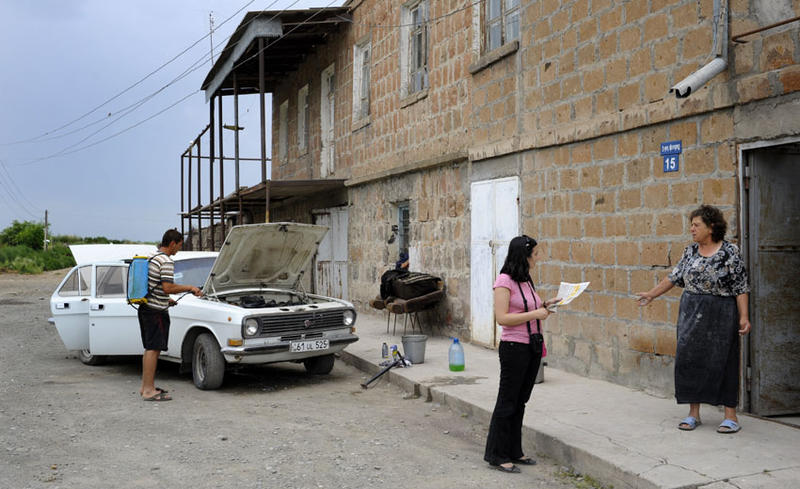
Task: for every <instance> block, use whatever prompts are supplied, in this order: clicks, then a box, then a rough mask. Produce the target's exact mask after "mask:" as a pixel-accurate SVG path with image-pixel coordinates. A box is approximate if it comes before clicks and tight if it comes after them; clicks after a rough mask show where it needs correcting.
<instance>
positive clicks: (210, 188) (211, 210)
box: [208, 95, 219, 251]
mask: <svg viewBox="0 0 800 489" xmlns="http://www.w3.org/2000/svg"><path fill="white" fill-rule="evenodd" d="M217 96H219V95H217ZM214 156H215V154H214V97H211V100H209V101H208V211H209V213H208V214H209V218H210V223H211V224H210V225H209V226H208V229H209V230H210V231H211V251H214V248H215V247H214V241H215V238H216V233H215V232H214Z"/></svg>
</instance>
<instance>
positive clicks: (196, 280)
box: [175, 256, 216, 287]
mask: <svg viewBox="0 0 800 489" xmlns="http://www.w3.org/2000/svg"><path fill="white" fill-rule="evenodd" d="M214 260H216V258H215V257H213V256H208V257H205V258H191V259H188V260H177V261H176V262H175V283H176V284H178V285H194V286H195V287H202V286H203V285H205V283H206V279H207V278H208V274H209V272H211V267H212V265H214Z"/></svg>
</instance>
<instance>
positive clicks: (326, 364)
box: [303, 353, 334, 375]
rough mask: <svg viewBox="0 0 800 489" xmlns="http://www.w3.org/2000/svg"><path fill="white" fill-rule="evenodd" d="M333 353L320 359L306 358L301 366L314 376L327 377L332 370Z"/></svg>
mask: <svg viewBox="0 0 800 489" xmlns="http://www.w3.org/2000/svg"><path fill="white" fill-rule="evenodd" d="M333 361H334V357H333V353H331V354H330V355H323V356H321V357H313V358H306V359H305V360H303V365H304V366H305V367H306V371H307V372H308V373H310V374H314V375H328V374H329V373H331V370H333Z"/></svg>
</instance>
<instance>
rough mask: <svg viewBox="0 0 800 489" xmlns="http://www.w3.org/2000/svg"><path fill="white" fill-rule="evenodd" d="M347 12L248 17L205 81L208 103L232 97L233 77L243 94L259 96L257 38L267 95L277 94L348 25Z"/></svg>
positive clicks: (250, 14)
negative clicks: (261, 44) (309, 57)
mask: <svg viewBox="0 0 800 489" xmlns="http://www.w3.org/2000/svg"><path fill="white" fill-rule="evenodd" d="M349 10H350V9H349V8H347V7H333V8H312V9H305V10H282V11H263V12H248V13H247V14H246V15H245V16H244V19H242V22H241V23H240V24H239V26H238V27H237V28H236V31H234V33H233V35H232V36H231V38H230V40H229V41H228V44H227V45H226V46H225V48H224V49H223V50H222V54H221V55H220V57H219V58H218V59H217V61H216V63H214V66H213V67H212V68H211V71H209V72H208V75H206V79H205V80H203V84H202V86H201V88H202V89H203V90H205V92H206V100H207V101H208V100H210V99H211V97H212V96H213V95H217V94H220V95H231V94H233V77H232V76H231V74H232V73H233V72H236V76H237V81H238V84H239V93H242V94H247V93H257V92H258V40H259V38H264V46H265V49H264V61H265V62H264V65H265V68H264V75H265V76H264V82H265V91H267V92H272V91H274V90H275V87H276V86H277V85H278V84H279V83H280V82H282V81H283V80H284V79H285V77H286V75H287V74H289V73H291V72H293V71H296V70H297V68H298V67H299V66H300V63H301V62H302V61H303V60H304V59H305V57H306V56H307V55H308V54H310V53H312V52H314V51H315V50H316V48H317V46H319V45H320V44H324V43H325V42H326V40H327V37H328V35H329V34H331V33H333V32H335V31H336V30H337V29H338V28H339V25H340V24H343V23H349V22H350V20H351V16H350V14H349V13H348V11H349ZM281 36H282V37H281Z"/></svg>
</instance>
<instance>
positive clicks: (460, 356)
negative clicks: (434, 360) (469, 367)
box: [447, 338, 464, 372]
mask: <svg viewBox="0 0 800 489" xmlns="http://www.w3.org/2000/svg"><path fill="white" fill-rule="evenodd" d="M447 356H448V360H449V363H450V370H451V371H453V372H461V371H462V370H464V347H463V346H461V343H460V342H459V341H458V338H453V344H452V345H450V351H449V352H448V355H447Z"/></svg>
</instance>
